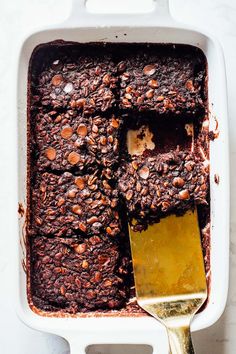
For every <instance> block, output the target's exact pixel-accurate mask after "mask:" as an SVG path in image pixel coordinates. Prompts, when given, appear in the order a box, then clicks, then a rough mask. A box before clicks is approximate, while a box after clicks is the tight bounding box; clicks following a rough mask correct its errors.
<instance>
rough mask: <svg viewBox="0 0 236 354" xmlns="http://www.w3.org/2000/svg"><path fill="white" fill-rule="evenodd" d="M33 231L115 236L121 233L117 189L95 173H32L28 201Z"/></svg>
mask: <svg viewBox="0 0 236 354" xmlns="http://www.w3.org/2000/svg"><path fill="white" fill-rule="evenodd" d="M31 207H32V209H31V227H32V232H35V233H37V234H40V235H55V236H65V235H67V236H69V235H73V234H74V233H75V232H77V233H79V234H84V235H86V236H89V235H93V234H95V235H99V234H100V233H104V234H106V235H107V236H115V235H117V234H118V233H120V231H121V228H120V217H119V213H118V190H117V189H113V188H112V187H111V185H110V184H109V181H107V180H106V179H102V180H100V178H99V176H98V174H97V173H94V174H91V175H83V176H74V175H73V174H72V173H70V172H64V173H63V174H62V175H60V176H58V175H55V174H53V173H48V172H45V173H42V174H37V175H36V176H35V184H32V201H31Z"/></svg>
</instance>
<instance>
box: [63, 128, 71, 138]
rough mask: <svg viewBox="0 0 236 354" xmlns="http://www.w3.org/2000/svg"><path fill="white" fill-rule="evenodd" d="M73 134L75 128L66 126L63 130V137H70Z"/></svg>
mask: <svg viewBox="0 0 236 354" xmlns="http://www.w3.org/2000/svg"><path fill="white" fill-rule="evenodd" d="M72 134H73V129H72V128H71V127H65V128H63V129H62V131H61V136H62V138H63V139H69V138H70V137H71V136H72Z"/></svg>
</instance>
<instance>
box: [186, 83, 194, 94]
mask: <svg viewBox="0 0 236 354" xmlns="http://www.w3.org/2000/svg"><path fill="white" fill-rule="evenodd" d="M185 87H186V89H187V90H188V91H190V92H193V91H194V86H193V81H192V80H188V81H186V83H185Z"/></svg>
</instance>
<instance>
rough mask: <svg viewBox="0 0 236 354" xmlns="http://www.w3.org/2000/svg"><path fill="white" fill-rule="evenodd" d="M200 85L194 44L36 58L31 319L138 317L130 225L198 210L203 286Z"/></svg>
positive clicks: (53, 46)
mask: <svg viewBox="0 0 236 354" xmlns="http://www.w3.org/2000/svg"><path fill="white" fill-rule="evenodd" d="M206 84H207V63H206V59H205V56H204V54H203V53H202V51H201V50H200V49H198V48H196V47H192V46H185V45H171V44H169V45H161V44H129V45H125V44H116V45H115V44H75V43H66V42H62V41H56V42H52V43H49V44H45V45H40V46H38V47H37V48H36V49H35V50H34V52H33V54H32V57H31V60H30V66H29V81H28V102H29V106H28V127H29V129H28V223H27V235H28V236H27V244H28V261H27V274H28V284H29V286H28V298H29V303H30V305H31V307H32V308H34V309H35V311H40V313H44V314H45V313H54V314H56V313H57V314H60V315H63V314H71V315H74V314H80V313H81V314H86V315H89V314H90V313H96V315H99V314H105V313H107V314H111V313H118V314H119V315H129V314H132V315H138V314H143V315H144V312H143V310H142V309H140V308H139V306H138V305H137V302H136V299H135V288H134V279H133V271H132V261H131V253H130V246H129V235H128V225H129V224H130V225H131V227H133V228H134V229H135V230H137V231H138V230H141V229H144V228H146V227H147V226H148V225H149V224H152V223H154V222H158V221H159V220H160V219H161V218H163V217H165V216H167V215H170V214H173V213H174V214H177V215H182V214H184V212H186V211H187V210H190V209H191V210H193V209H194V208H197V209H198V215H199V225H200V229H201V236H202V247H203V253H204V259H205V266H206V274H207V277H209V271H210V263H209V259H210V229H209V222H210V219H209V204H210V202H209V162H208V161H209V146H208V145H209V138H208V124H207V121H208V112H207V86H206ZM134 141H135V142H136V148H137V147H138V149H137V150H132V149H133V145H132V144H133V142H134ZM133 219H135V220H136V221H135V225H133V224H132V220H133ZM173 242H174V240H173Z"/></svg>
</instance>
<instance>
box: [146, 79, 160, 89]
mask: <svg viewBox="0 0 236 354" xmlns="http://www.w3.org/2000/svg"><path fill="white" fill-rule="evenodd" d="M148 85H149V86H150V87H151V88H153V89H155V88H157V87H158V82H157V80H154V79H152V80H149V81H148Z"/></svg>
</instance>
